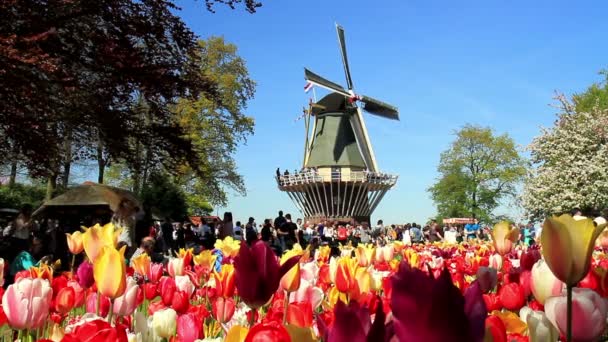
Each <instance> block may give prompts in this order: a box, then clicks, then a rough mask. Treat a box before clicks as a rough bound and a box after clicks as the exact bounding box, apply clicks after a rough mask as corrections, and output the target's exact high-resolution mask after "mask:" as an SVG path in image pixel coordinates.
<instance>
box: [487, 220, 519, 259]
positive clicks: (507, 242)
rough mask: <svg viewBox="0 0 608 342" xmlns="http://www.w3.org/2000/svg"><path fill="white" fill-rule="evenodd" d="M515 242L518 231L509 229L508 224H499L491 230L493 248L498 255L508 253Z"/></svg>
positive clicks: (504, 222) (517, 237)
mask: <svg viewBox="0 0 608 342" xmlns="http://www.w3.org/2000/svg"><path fill="white" fill-rule="evenodd" d="M517 240H519V229H517V228H513V227H511V225H510V224H509V222H506V221H502V222H499V223H497V224H496V225H495V226H494V228H493V229H492V241H493V242H494V248H495V249H496V252H497V253H498V254H500V255H505V254H507V253H509V252H510V251H511V249H512V248H513V244H514V243H515V242H517Z"/></svg>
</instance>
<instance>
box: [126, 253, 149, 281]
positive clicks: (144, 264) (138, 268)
mask: <svg viewBox="0 0 608 342" xmlns="http://www.w3.org/2000/svg"><path fill="white" fill-rule="evenodd" d="M150 264H151V260H150V256H149V255H148V254H146V253H142V254H140V255H138V256H136V257H135V258H133V259H131V266H132V267H133V270H134V271H135V273H137V274H139V275H141V276H144V277H145V276H147V275H148V274H150Z"/></svg>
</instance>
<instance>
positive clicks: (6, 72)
mask: <svg viewBox="0 0 608 342" xmlns="http://www.w3.org/2000/svg"><path fill="white" fill-rule="evenodd" d="M205 2H206V4H207V6H209V7H211V6H212V5H213V4H214V3H216V2H219V3H222V4H226V5H228V6H230V7H235V6H236V5H238V4H244V5H245V7H246V8H247V10H248V11H250V12H254V11H255V9H256V8H257V7H259V5H260V4H259V3H257V2H256V1H250V0H244V1H242V0H219V1H215V0H206V1H205ZM177 10H178V8H177V7H176V6H175V4H174V2H172V1H170V0H169V1H167V0H147V1H131V0H99V1H84V0H76V1H42V0H28V1H1V2H0V75H1V77H0V103H2V106H0V162H1V163H8V162H9V160H6V159H5V160H2V158H7V159H10V158H14V156H19V159H20V161H22V162H23V163H24V164H25V165H26V166H27V167H28V168H29V170H30V172H31V173H32V175H34V176H44V177H50V178H52V179H51V182H50V183H53V182H55V179H56V177H57V176H58V174H59V172H60V170H59V169H60V164H62V163H64V162H65V161H68V163H65V165H66V167H67V166H69V161H70V159H72V158H80V159H97V154H98V151H101V155H102V157H103V158H105V159H116V160H124V161H125V163H127V165H129V166H130V167H134V168H137V167H140V165H138V164H137V163H138V162H140V159H139V158H138V157H139V155H140V153H138V152H139V151H138V148H139V149H145V150H146V151H150V153H151V154H153V155H155V156H159V159H158V160H157V161H158V162H162V163H164V164H165V165H166V166H170V167H169V168H168V169H172V167H173V166H174V165H176V164H183V165H187V166H188V168H189V169H191V170H192V172H193V173H194V174H197V175H198V176H201V177H202V176H206V175H207V174H208V173H207V170H206V169H204V167H203V165H204V163H202V162H201V161H200V153H199V151H197V150H196V149H195V148H194V146H193V143H192V141H191V139H189V136H190V135H189V133H188V132H186V131H185V130H184V127H183V126H182V125H180V124H179V122H178V121H177V120H175V112H174V111H172V108H173V105H175V104H176V102H177V99H179V98H182V99H183V98H188V97H197V98H200V97H201V96H204V98H205V99H206V100H207V101H209V102H210V103H212V104H213V105H214V106H218V107H219V106H222V103H221V99H220V93H221V91H222V89H219V85H218V84H217V82H216V81H215V80H212V79H209V78H208V77H206V75H204V74H203V73H200V72H199V71H200V65H199V64H198V63H196V62H197V61H196V59H193V58H191V57H192V56H193V55H197V54H198V53H200V52H201V46H200V45H199V44H198V43H197V37H196V36H195V35H194V34H193V32H192V31H191V30H190V29H189V28H188V27H187V26H186V25H185V24H184V22H183V21H182V20H181V18H180V17H178V16H177V15H176V14H175V13H176V12H177ZM139 99H143V101H144V102H145V104H146V115H140V112H138V111H137V109H138V107H137V106H136V104H137V102H138V100H139ZM65 146H69V147H71V148H69V149H67V148H64V147H65ZM11 156H12V157H11Z"/></svg>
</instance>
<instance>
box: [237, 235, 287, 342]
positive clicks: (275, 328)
mask: <svg viewBox="0 0 608 342" xmlns="http://www.w3.org/2000/svg"><path fill="white" fill-rule="evenodd" d="M255 244H257V242H256V243H255ZM262 244H264V243H263V242H262ZM241 246H242V245H241ZM264 246H266V245H265V244H264ZM241 251H242V248H241ZM239 256H241V252H239V254H238V255H237V258H238V257H239ZM292 266H293V265H292ZM280 279H281V278H280V277H279V280H280ZM278 286H279V285H278V284H277V287H278ZM269 341H272V342H291V338H290V337H289V333H288V332H287V330H285V328H284V327H283V325H281V324H280V323H277V322H269V323H263V324H256V325H254V326H253V328H251V329H250V330H249V332H248V333H247V337H245V342H269Z"/></svg>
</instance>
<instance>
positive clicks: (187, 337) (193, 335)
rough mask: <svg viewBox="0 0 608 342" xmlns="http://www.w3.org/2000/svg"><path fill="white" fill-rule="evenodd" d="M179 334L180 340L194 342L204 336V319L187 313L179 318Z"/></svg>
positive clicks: (181, 341)
mask: <svg viewBox="0 0 608 342" xmlns="http://www.w3.org/2000/svg"><path fill="white" fill-rule="evenodd" d="M177 336H178V337H179V341H180V342H194V341H196V340H198V339H199V338H202V337H203V321H202V320H201V319H200V318H199V317H196V315H195V314H192V313H187V314H183V315H181V316H179V318H178V319H177Z"/></svg>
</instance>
